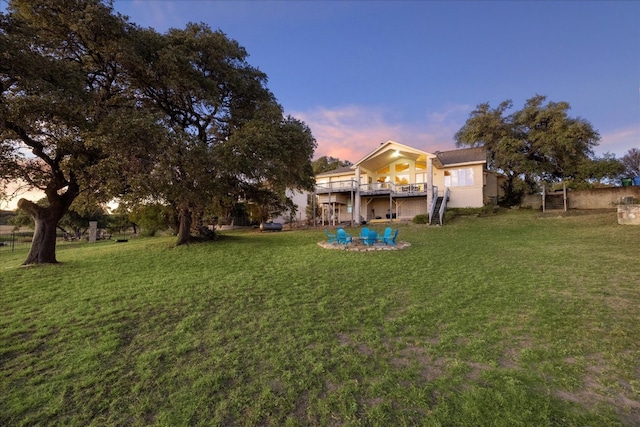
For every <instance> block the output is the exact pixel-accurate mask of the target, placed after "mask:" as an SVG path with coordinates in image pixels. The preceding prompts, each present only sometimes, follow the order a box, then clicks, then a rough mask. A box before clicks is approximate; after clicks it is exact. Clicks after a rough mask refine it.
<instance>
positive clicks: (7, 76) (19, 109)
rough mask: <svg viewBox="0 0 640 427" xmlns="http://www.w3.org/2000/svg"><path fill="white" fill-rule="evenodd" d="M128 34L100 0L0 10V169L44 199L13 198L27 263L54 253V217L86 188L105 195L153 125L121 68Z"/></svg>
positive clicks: (19, 0)
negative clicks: (28, 241)
mask: <svg viewBox="0 0 640 427" xmlns="http://www.w3.org/2000/svg"><path fill="white" fill-rule="evenodd" d="M127 39H128V28H127V25H126V22H125V20H124V19H123V18H122V17H120V16H118V15H114V14H113V11H112V9H111V7H110V6H109V5H108V4H104V3H102V2H101V1H99V0H37V1H33V0H12V1H10V2H9V4H8V7H7V13H6V14H0V58H1V60H0V154H1V157H0V169H2V171H3V173H2V176H1V177H0V179H2V180H3V181H5V182H6V181H8V180H16V179H19V180H21V181H23V182H26V183H28V184H29V185H30V186H31V187H34V188H37V189H40V190H42V191H43V192H44V193H45V195H46V198H47V200H48V203H47V204H46V206H42V205H39V204H36V203H34V202H32V201H29V200H26V199H21V200H19V202H18V206H19V207H20V208H21V209H22V210H24V211H26V212H28V213H29V214H30V215H31V216H32V217H33V218H34V221H35V232H34V236H33V243H32V246H31V250H30V252H29V254H28V256H27V259H26V261H25V264H31V263H55V262H56V254H55V247H56V246H55V238H56V225H57V224H58V221H59V220H60V218H62V216H63V215H64V214H65V213H66V212H67V210H68V209H69V206H71V204H72V203H73V201H74V200H75V199H76V197H78V195H79V194H80V193H81V192H82V191H91V192H94V194H95V196H97V197H100V195H103V196H104V197H108V193H109V189H111V188H113V184H114V182H115V185H116V186H117V182H118V180H119V179H120V178H119V177H120V176H121V173H120V171H118V170H117V168H118V167H119V166H120V165H121V164H122V162H121V161H120V160H119V159H122V160H123V161H128V159H130V158H133V157H135V154H136V151H140V152H142V150H136V148H135V147H137V146H138V145H139V144H137V143H138V141H139V134H147V135H148V134H149V133H151V132H150V131H149V126H148V125H149V124H150V123H151V124H153V122H154V121H153V120H150V121H149V120H147V119H146V118H147V117H148V115H147V114H146V113H144V112H143V111H142V110H141V109H140V108H138V106H137V105H136V102H135V99H133V98H132V97H131V96H130V94H129V93H128V89H127V86H128V83H127V81H126V74H125V73H123V70H122V66H121V63H122V58H123V57H124V56H126V55H127V51H126V46H127V45H128V43H127ZM115 129H118V131H117V132H114V130H115ZM116 134H117V137H114V135H116ZM136 134H138V135H136ZM144 151H145V152H148V149H146V150H144ZM114 180H115V181H114Z"/></svg>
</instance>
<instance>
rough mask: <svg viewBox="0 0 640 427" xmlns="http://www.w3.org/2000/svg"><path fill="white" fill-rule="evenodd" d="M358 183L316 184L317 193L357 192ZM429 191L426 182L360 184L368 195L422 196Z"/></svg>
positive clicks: (362, 191)
mask: <svg viewBox="0 0 640 427" xmlns="http://www.w3.org/2000/svg"><path fill="white" fill-rule="evenodd" d="M355 190H356V181H355V180H353V179H351V180H344V181H331V182H323V183H319V184H316V193H334V192H336V193H337V192H341V191H355ZM426 191H427V184H426V183H425V182H418V183H413V184H394V183H391V182H374V183H371V184H360V192H361V193H366V194H380V193H382V194H389V193H393V194H405V195H408V194H416V193H417V194H421V193H425V192H426Z"/></svg>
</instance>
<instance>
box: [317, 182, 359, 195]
mask: <svg viewBox="0 0 640 427" xmlns="http://www.w3.org/2000/svg"><path fill="white" fill-rule="evenodd" d="M352 190H353V191H355V190H356V181H355V180H353V179H349V180H344V181H331V182H323V183H319V184H316V193H333V192H339V191H352Z"/></svg>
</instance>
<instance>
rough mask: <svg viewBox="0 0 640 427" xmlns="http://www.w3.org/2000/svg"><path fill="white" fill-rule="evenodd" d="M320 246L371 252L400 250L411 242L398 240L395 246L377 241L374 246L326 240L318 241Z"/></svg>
mask: <svg viewBox="0 0 640 427" xmlns="http://www.w3.org/2000/svg"><path fill="white" fill-rule="evenodd" d="M318 246H320V247H321V248H324V249H338V250H341V251H354V252H369V251H399V250H402V249H406V248H408V247H409V246H411V243H409V242H403V241H398V242H396V245H395V246H392V245H385V244H382V243H376V244H375V245H373V246H367V245H362V244H359V243H358V244H353V243H349V244H348V245H341V244H338V243H336V242H332V243H329V242H327V241H326V240H325V241H322V242H318Z"/></svg>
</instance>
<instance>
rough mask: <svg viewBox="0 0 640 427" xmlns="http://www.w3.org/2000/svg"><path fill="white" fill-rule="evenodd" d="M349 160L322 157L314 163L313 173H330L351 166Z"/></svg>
mask: <svg viewBox="0 0 640 427" xmlns="http://www.w3.org/2000/svg"><path fill="white" fill-rule="evenodd" d="M352 164H353V163H351V162H350V161H349V160H340V159H338V158H337V157H331V156H322V157H319V158H318V159H316V160H314V161H313V172H314V173H316V174H319V173H322V172H329V171H332V170H335V169H338V168H341V167H345V166H351V165H352Z"/></svg>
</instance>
